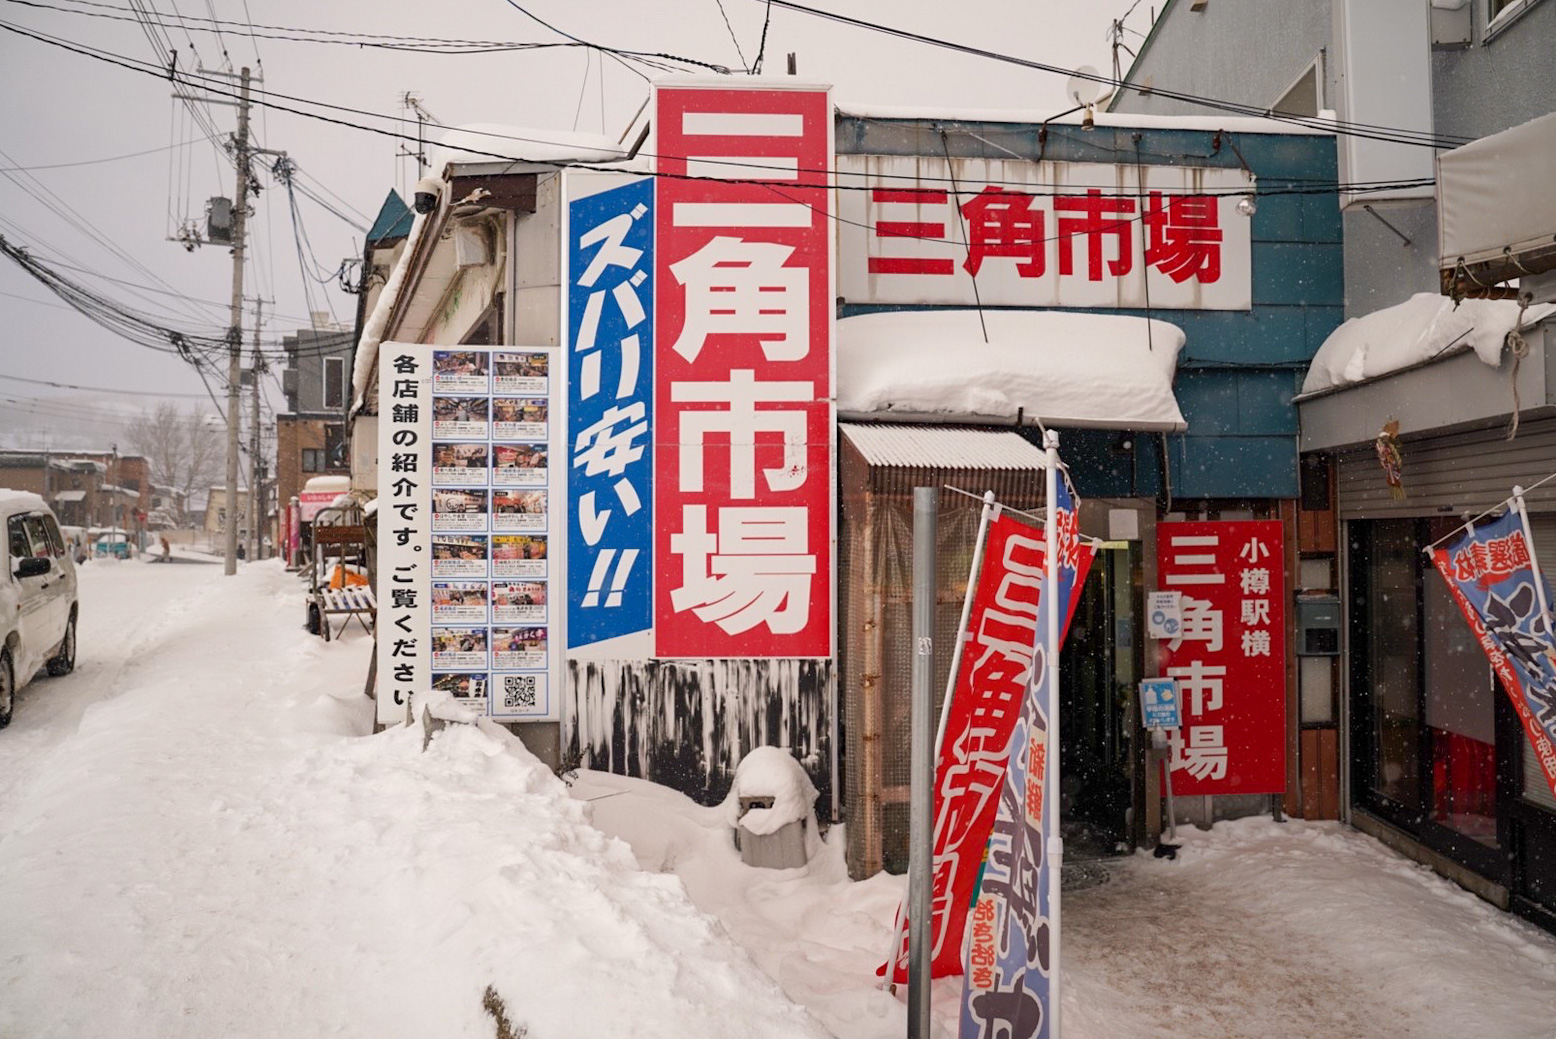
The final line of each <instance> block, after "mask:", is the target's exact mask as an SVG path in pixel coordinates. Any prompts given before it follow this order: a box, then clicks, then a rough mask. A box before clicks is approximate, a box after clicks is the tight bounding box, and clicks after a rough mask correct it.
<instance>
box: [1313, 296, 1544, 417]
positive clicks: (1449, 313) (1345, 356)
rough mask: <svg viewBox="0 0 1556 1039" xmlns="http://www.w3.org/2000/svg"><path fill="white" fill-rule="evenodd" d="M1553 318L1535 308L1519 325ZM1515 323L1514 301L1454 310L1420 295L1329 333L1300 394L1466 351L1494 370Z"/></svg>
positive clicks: (1446, 301) (1443, 300)
mask: <svg viewBox="0 0 1556 1039" xmlns="http://www.w3.org/2000/svg"><path fill="white" fill-rule="evenodd" d="M1552 313H1556V306H1553V305H1552V304H1549V303H1541V304H1537V305H1535V306H1532V307H1530V308H1529V309H1528V310H1527V311H1525V312H1524V315H1523V322H1524V324H1525V325H1529V324H1533V323H1534V322H1536V321H1539V320H1541V319H1542V318H1544V317H1546V316H1548V315H1550V314H1552ZM1518 317H1519V311H1518V304H1517V303H1515V302H1513V301H1512V300H1490V299H1466V300H1461V301H1460V302H1459V303H1458V305H1457V306H1455V305H1454V302H1453V300H1452V299H1450V298H1448V297H1447V296H1439V295H1437V294H1436V293H1431V292H1418V293H1416V294H1415V295H1414V296H1411V297H1410V298H1409V299H1407V300H1406V301H1405V302H1403V303H1398V304H1395V305H1394V306H1392V307H1384V308H1383V309H1382V310H1374V311H1373V312H1372V313H1370V314H1363V315H1362V316H1361V317H1353V318H1351V320H1349V321H1347V322H1346V323H1345V324H1343V325H1341V326H1340V327H1339V328H1337V329H1335V330H1334V331H1333V332H1331V333H1329V338H1328V339H1325V340H1324V345H1323V346H1320V347H1319V348H1318V353H1316V354H1314V355H1313V363H1312V364H1311V365H1310V366H1309V367H1308V371H1307V378H1306V379H1304V380H1303V382H1302V393H1303V394H1304V395H1306V394H1312V393H1322V392H1324V391H1326V390H1334V389H1339V388H1341V387H1344V386H1350V385H1354V384H1356V383H1361V382H1366V381H1368V380H1370V379H1376V378H1379V377H1381V376H1384V375H1388V374H1390V373H1393V372H1397V371H1402V370H1404V369H1406V368H1413V367H1416V366H1418V365H1422V364H1426V363H1427V362H1429V361H1436V360H1440V359H1442V358H1445V357H1451V356H1453V355H1455V354H1460V353H1464V352H1465V351H1467V350H1473V351H1475V355H1476V356H1477V357H1479V358H1480V360H1481V361H1482V362H1484V363H1485V364H1488V365H1490V366H1491V367H1493V368H1495V367H1497V366H1498V365H1499V364H1501V363H1502V341H1503V340H1504V339H1505V338H1507V333H1508V332H1510V331H1512V329H1513V327H1514V326H1515V325H1517V324H1518Z"/></svg>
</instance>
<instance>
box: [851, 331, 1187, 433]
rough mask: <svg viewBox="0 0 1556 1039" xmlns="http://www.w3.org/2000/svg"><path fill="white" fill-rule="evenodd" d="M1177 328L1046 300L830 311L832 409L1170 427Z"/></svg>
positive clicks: (929, 417)
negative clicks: (1031, 306) (1051, 306)
mask: <svg viewBox="0 0 1556 1039" xmlns="http://www.w3.org/2000/svg"><path fill="white" fill-rule="evenodd" d="M1184 341H1185V337H1184V333H1183V330H1182V329H1180V328H1178V327H1177V326H1176V325H1172V324H1169V323H1168V322H1166V321H1158V320H1155V319H1147V318H1140V317H1127V316H1124V315H1119V314H1086V313H1073V312H1068V311H1055V310H987V311H984V312H983V313H982V314H981V315H980V313H979V312H978V311H976V310H911V311H909V310H904V311H895V312H892V313H885V314H861V315H859V316H856V317H849V318H844V319H842V320H840V321H839V322H838V323H837V410H838V415H839V417H841V418H853V419H862V418H870V419H878V420H882V421H898V422H964V423H987V422H996V423H1002V424H1009V423H1011V422H1014V421H1017V420H1024V421H1027V422H1031V423H1033V424H1035V423H1036V422H1037V421H1038V420H1041V421H1042V422H1044V423H1045V424H1047V425H1051V426H1060V427H1066V426H1068V427H1081V428H1095V429H1133V430H1144V431H1165V432H1174V433H1175V432H1181V431H1182V430H1184V429H1186V428H1188V424H1187V423H1186V422H1185V421H1184V419H1183V412H1182V411H1180V410H1179V409H1178V401H1177V399H1176V398H1175V397H1174V396H1173V393H1172V379H1173V373H1174V371H1175V369H1176V368H1177V363H1178V352H1179V351H1180V350H1182V349H1183V344H1184Z"/></svg>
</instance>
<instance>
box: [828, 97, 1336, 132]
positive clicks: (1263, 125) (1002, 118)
mask: <svg viewBox="0 0 1556 1039" xmlns="http://www.w3.org/2000/svg"><path fill="white" fill-rule="evenodd" d="M837 113H838V114H839V115H842V116H851V117H854V118H857V119H930V120H941V121H945V122H959V123H1024V124H1032V125H1036V124H1040V123H1044V122H1046V123H1048V124H1049V125H1051V126H1052V125H1060V126H1063V125H1078V124H1079V123H1080V122H1081V119H1082V117H1081V114H1080V113H1078V112H1072V113H1070V114H1069V115H1066V116H1062V117H1060V118H1057V119H1056V118H1054V117H1053V116H1054V113H1053V112H1052V111H1049V110H1048V109H1033V108H1010V109H1000V108H933V107H909V106H905V105H882V104H873V103H867V102H857V101H838V102H837ZM1094 119H1095V121H1096V125H1097V126H1098V128H1100V129H1111V128H1114V127H1118V128H1123V129H1139V130H1228V131H1231V132H1233V133H1264V134H1300V135H1305V136H1322V135H1329V134H1332V133H1334V131H1333V130H1330V129H1327V128H1322V127H1314V126H1306V125H1302V124H1298V123H1290V122H1286V121H1285V120H1282V119H1263V118H1259V117H1256V116H1217V115H1131V114H1128V113H1123V112H1100V111H1099V112H1097V113H1095V115H1094Z"/></svg>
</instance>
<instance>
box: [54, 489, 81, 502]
mask: <svg viewBox="0 0 1556 1039" xmlns="http://www.w3.org/2000/svg"><path fill="white" fill-rule="evenodd" d="M54 500H55V501H56V502H61V501H84V500H86V492H85V491H57V492H55V494H54Z"/></svg>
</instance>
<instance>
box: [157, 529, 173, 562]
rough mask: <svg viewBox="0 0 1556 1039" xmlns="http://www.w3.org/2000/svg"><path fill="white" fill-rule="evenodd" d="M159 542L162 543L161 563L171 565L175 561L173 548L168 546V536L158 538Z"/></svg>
mask: <svg viewBox="0 0 1556 1039" xmlns="http://www.w3.org/2000/svg"><path fill="white" fill-rule="evenodd" d="M158 540H159V541H161V542H162V560H161V561H162V562H164V563H171V562H172V561H173V546H172V545H170V544H168V540H167V535H166V534H163V535H162V536H161V537H160V538H158Z"/></svg>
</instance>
